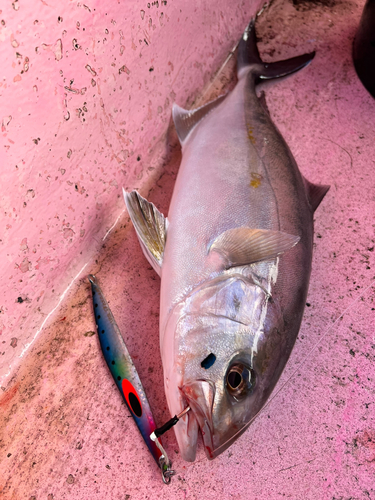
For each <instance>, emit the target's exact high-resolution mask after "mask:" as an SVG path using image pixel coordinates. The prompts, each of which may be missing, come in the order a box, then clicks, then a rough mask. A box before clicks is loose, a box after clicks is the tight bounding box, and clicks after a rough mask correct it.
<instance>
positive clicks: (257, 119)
mask: <svg viewBox="0 0 375 500" xmlns="http://www.w3.org/2000/svg"><path fill="white" fill-rule="evenodd" d="M314 55H315V53H314V52H312V53H308V54H303V55H299V56H296V57H293V58H292V59H288V60H284V61H278V62H273V63H264V62H263V61H262V60H261V58H260V55H259V52H258V48H257V44H256V33H255V21H254V19H252V20H251V22H250V23H249V25H248V26H247V28H246V29H245V31H244V33H243V36H242V38H241V39H240V41H239V45H238V54H237V76H238V81H237V84H236V86H235V87H234V89H233V90H232V91H231V92H229V93H228V94H226V95H223V96H220V97H218V98H217V99H216V100H214V101H212V102H210V103H208V104H206V105H204V106H202V107H200V108H198V109H195V110H185V109H183V108H181V107H179V106H178V105H177V104H174V106H173V109H172V115H173V120H174V124H175V127H176V131H177V135H178V138H179V141H180V143H181V148H182V160H181V164H180V168H179V172H178V176H177V179H176V183H175V186H174V190H173V194H172V199H171V203H170V208H169V212H168V217H165V216H164V215H163V214H162V213H160V212H159V211H158V209H157V208H156V207H155V205H154V204H153V203H150V202H148V201H147V200H146V199H145V198H143V197H142V196H141V195H140V194H139V193H138V192H137V191H132V192H125V191H124V198H125V203H126V206H127V210H128V213H129V215H130V218H131V220H132V223H133V225H134V227H135V230H136V233H137V236H138V239H139V241H140V244H141V248H142V250H143V252H144V254H145V256H146V258H147V260H148V261H149V263H150V264H151V265H152V266H153V268H154V269H155V271H156V272H157V273H158V274H159V275H160V277H161V288H160V349H161V358H162V363H163V371H164V388H165V394H166V399H167V403H168V407H169V410H170V413H171V415H174V414H178V413H180V412H181V411H182V410H183V409H184V408H186V407H187V406H189V407H190V408H191V411H189V412H187V413H186V415H185V416H184V417H183V418H182V419H181V420H180V422H179V423H178V424H177V425H176V426H175V427H174V429H175V434H176V439H177V442H178V445H179V448H180V452H181V456H182V458H183V459H184V460H186V461H190V462H192V461H194V460H195V457H196V449H197V441H198V434H199V431H200V433H201V435H202V439H203V445H204V450H205V452H206V455H207V458H208V459H213V458H215V457H217V456H218V455H220V453H222V452H223V451H224V450H226V449H227V448H228V447H229V446H230V445H231V444H232V443H233V442H234V441H235V440H236V439H237V438H238V437H239V436H240V435H241V434H243V432H244V431H245V430H246V429H247V428H248V427H249V425H250V423H251V422H252V421H253V420H254V418H255V417H256V416H257V414H258V413H259V412H260V411H261V409H262V408H263V406H264V405H265V403H266V401H267V400H268V398H269V396H270V395H271V393H272V390H273V389H274V387H275V385H276V383H277V381H278V379H279V377H280V375H281V373H282V371H283V369H284V367H285V365H286V363H287V361H288V358H289V356H290V354H291V351H292V348H293V346H294V344H295V341H296V338H297V335H298V331H299V329H300V325H301V321H302V317H303V311H304V306H305V303H306V296H307V291H308V286H309V279H310V273H311V265H312V250H313V214H314V211H315V210H316V209H317V207H318V205H319V204H320V202H321V201H322V199H323V197H324V196H325V194H326V193H327V191H328V189H329V186H327V185H318V184H313V183H311V182H309V181H308V180H307V179H306V178H304V176H303V175H302V174H301V172H300V171H299V169H298V166H297V164H296V161H295V159H294V158H293V155H292V153H291V151H290V149H289V147H288V146H287V144H286V142H285V140H284V139H283V137H282V136H281V134H280V132H279V131H278V129H277V127H276V126H275V125H274V123H273V122H272V120H271V117H270V115H269V112H268V110H267V109H266V107H265V106H264V103H263V101H262V99H260V98H258V96H257V93H256V86H257V85H258V83H259V82H261V81H262V80H270V79H274V78H279V77H283V76H286V75H289V74H291V73H294V72H296V71H298V70H300V69H302V68H304V67H305V66H306V65H307V64H309V63H310V62H311V60H312V59H313V57H314Z"/></svg>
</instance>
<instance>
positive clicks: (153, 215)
mask: <svg viewBox="0 0 375 500" xmlns="http://www.w3.org/2000/svg"><path fill="white" fill-rule="evenodd" d="M122 191H123V193H124V199H125V203H126V207H127V209H128V212H129V215H130V218H131V220H132V222H133V225H134V228H135V230H136V233H137V236H138V239H139V242H140V244H141V248H142V250H143V253H144V254H145V257H146V259H147V260H148V261H149V263H150V264H151V265H152V267H153V268H154V269H155V271H156V272H157V273H158V275H159V276H160V274H161V266H162V264H163V254H164V247H165V240H166V234H167V227H168V219H167V218H166V217H164V215H163V214H161V213H160V212H159V210H158V209H157V208H156V207H155V205H154V204H153V203H150V202H149V201H147V200H146V199H145V198H143V197H142V196H141V195H140V194H139V193H137V191H132V192H131V193H127V192H126V191H125V190H124V189H123V190H122Z"/></svg>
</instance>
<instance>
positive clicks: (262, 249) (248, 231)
mask: <svg viewBox="0 0 375 500" xmlns="http://www.w3.org/2000/svg"><path fill="white" fill-rule="evenodd" d="M299 240H300V237H299V236H293V235H291V234H287V233H283V232H281V231H270V230H267V229H252V228H250V227H237V228H235V229H229V230H228V231H225V232H224V233H222V234H220V235H219V236H218V237H217V238H216V239H215V241H214V242H213V243H212V245H211V247H210V249H209V257H210V254H211V252H213V251H215V252H217V253H218V254H219V255H220V257H221V261H218V260H217V259H216V258H215V256H212V257H211V260H212V262H213V263H214V264H215V265H218V266H219V267H224V269H229V268H231V267H237V266H244V265H248V264H253V263H254V262H259V261H262V260H269V259H275V258H276V257H277V256H278V255H280V254H282V253H284V252H286V251H287V250H289V249H290V248H292V247H294V245H296V244H297V243H298V242H299Z"/></svg>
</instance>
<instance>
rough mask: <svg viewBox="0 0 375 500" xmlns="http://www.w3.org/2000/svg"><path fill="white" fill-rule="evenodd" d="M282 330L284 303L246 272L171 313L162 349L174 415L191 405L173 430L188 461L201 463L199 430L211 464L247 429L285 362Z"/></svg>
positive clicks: (197, 293)
mask: <svg viewBox="0 0 375 500" xmlns="http://www.w3.org/2000/svg"><path fill="white" fill-rule="evenodd" d="M284 330H285V326H284V321H283V316H282V314H281V309H280V306H279V304H278V301H275V300H273V299H272V298H271V296H270V295H269V293H268V292H267V290H266V289H265V288H264V287H262V286H259V284H258V283H255V282H254V281H253V280H251V279H250V278H245V277H244V276H241V275H240V276H231V277H224V278H219V279H217V280H213V282H212V283H210V284H209V285H208V286H204V287H202V288H200V289H198V290H195V291H194V292H193V293H191V294H190V295H189V296H188V297H187V298H185V299H184V301H182V302H181V303H180V304H179V305H178V306H177V307H176V308H175V309H174V310H173V312H172V314H171V315H170V317H169V321H168V323H167V328H166V335H165V336H164V343H165V342H168V341H169V342H170V346H169V349H168V347H167V346H166V345H164V349H162V352H163V353H164V356H163V365H164V373H165V391H166V396H167V401H168V405H169V409H170V411H171V414H172V415H175V414H178V413H180V412H181V411H182V410H183V409H184V408H186V407H187V406H190V408H191V411H189V412H188V413H187V414H186V415H185V416H184V417H182V418H181V420H180V421H179V422H178V423H177V425H176V426H175V427H174V429H175V433H176V438H177V441H178V444H179V448H180V451H181V455H182V457H183V459H185V460H187V461H194V460H195V455H196V446H197V439H198V431H199V429H200V431H201V434H202V438H203V443H204V448H205V452H206V455H207V457H208V458H209V459H213V458H215V457H217V456H218V455H219V454H220V453H222V452H223V451H224V450H225V449H227V448H228V447H229V446H230V445H231V444H232V443H233V442H234V441H235V440H236V439H237V438H238V437H239V436H240V435H241V434H242V433H243V432H244V431H245V430H246V428H247V427H248V426H249V424H250V423H251V421H252V420H253V419H254V417H255V416H256V415H257V413H258V412H259V411H260V410H261V408H262V407H263V405H264V403H265V402H266V400H267V398H268V397H269V395H270V393H271V391H272V389H273V387H274V386H275V384H276V382H277V380H278V378H279V376H280V373H281V371H282V369H283V367H284V365H285V363H286V360H287V357H286V356H285V352H286V350H287V349H286V348H285V343H286V335H285V332H284ZM171 346H172V348H171ZM167 352H168V355H166V353H167Z"/></svg>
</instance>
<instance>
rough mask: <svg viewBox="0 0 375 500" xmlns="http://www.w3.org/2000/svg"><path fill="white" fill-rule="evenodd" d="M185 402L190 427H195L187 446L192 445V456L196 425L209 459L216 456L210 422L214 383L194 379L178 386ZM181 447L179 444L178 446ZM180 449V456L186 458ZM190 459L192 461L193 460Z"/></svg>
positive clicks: (196, 436)
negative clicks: (188, 407)
mask: <svg viewBox="0 0 375 500" xmlns="http://www.w3.org/2000/svg"><path fill="white" fill-rule="evenodd" d="M180 390H181V392H182V394H183V396H184V398H185V399H186V401H187V404H188V405H189V406H190V409H191V411H189V413H188V414H187V417H188V421H189V424H190V429H192V428H193V427H195V428H196V435H195V436H194V437H195V440H194V441H192V442H191V443H190V446H189V448H192V445H194V458H193V460H194V459H195V453H196V446H197V440H198V439H197V438H198V426H199V428H200V431H201V435H202V439H203V444H204V450H205V453H206V456H207V458H208V459H209V460H212V459H213V458H215V456H217V455H216V454H215V450H214V444H213V424H212V408H213V404H214V399H215V385H214V384H213V383H212V382H210V381H208V380H195V381H193V382H188V383H186V384H185V385H183V387H181V388H180ZM180 449H181V446H180ZM181 450H182V457H183V458H184V459H185V460H186V458H185V456H186V452H185V453H184V449H181ZM193 460H192V461H193Z"/></svg>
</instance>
